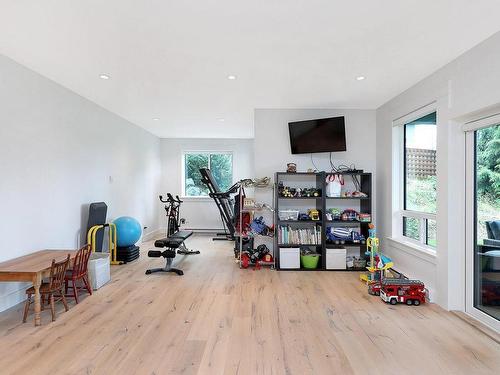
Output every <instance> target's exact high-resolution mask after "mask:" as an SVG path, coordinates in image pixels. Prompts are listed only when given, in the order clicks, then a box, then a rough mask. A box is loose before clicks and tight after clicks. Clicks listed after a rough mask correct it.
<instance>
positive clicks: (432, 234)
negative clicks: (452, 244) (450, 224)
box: [425, 219, 436, 247]
mask: <svg viewBox="0 0 500 375" xmlns="http://www.w3.org/2000/svg"><path fill="white" fill-rule="evenodd" d="M425 222H426V224H427V230H426V233H427V238H426V241H425V243H426V244H427V245H429V246H432V247H436V220H431V219H429V220H426V221H425Z"/></svg>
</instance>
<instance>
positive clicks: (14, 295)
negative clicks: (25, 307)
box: [0, 283, 31, 312]
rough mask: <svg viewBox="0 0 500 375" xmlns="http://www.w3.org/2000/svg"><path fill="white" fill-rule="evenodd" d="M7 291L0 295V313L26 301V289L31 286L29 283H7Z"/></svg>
mask: <svg viewBox="0 0 500 375" xmlns="http://www.w3.org/2000/svg"><path fill="white" fill-rule="evenodd" d="M8 284H9V288H8V290H7V291H6V292H5V293H4V294H2V295H0V312H2V311H5V310H7V309H10V308H11V307H12V306H15V305H17V304H18V303H21V302H23V301H25V300H26V289H27V288H29V287H30V286H31V284H30V283H8Z"/></svg>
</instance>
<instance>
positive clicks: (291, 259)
mask: <svg viewBox="0 0 500 375" xmlns="http://www.w3.org/2000/svg"><path fill="white" fill-rule="evenodd" d="M280 268H283V269H299V268H300V249H299V248H298V247H280Z"/></svg>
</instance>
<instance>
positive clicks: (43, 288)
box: [26, 283, 53, 294]
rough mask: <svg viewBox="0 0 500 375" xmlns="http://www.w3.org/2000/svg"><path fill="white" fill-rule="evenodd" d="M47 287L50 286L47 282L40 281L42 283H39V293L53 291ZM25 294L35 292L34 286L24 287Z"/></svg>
mask: <svg viewBox="0 0 500 375" xmlns="http://www.w3.org/2000/svg"><path fill="white" fill-rule="evenodd" d="M49 287H50V284H49V283H42V285H40V293H44V294H47V293H50V292H53V291H51V290H50V289H49ZM26 294H35V287H33V286H32V287H29V288H28V289H26Z"/></svg>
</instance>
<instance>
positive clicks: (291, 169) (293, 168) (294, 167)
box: [286, 163, 297, 173]
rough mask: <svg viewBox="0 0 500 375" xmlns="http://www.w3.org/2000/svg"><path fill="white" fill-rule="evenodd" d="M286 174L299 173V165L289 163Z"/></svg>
mask: <svg viewBox="0 0 500 375" xmlns="http://www.w3.org/2000/svg"><path fill="white" fill-rule="evenodd" d="M286 172H287V173H297V164H295V163H288V164H287V165H286Z"/></svg>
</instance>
